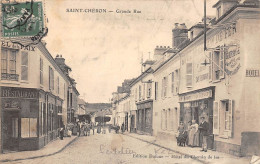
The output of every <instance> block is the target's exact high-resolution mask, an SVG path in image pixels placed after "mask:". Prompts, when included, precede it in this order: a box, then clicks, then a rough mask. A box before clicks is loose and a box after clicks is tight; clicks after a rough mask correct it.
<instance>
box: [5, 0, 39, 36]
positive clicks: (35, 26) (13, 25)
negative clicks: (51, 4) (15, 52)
mask: <svg viewBox="0 0 260 164" xmlns="http://www.w3.org/2000/svg"><path fill="white" fill-rule="evenodd" d="M2 26H3V27H2V29H3V34H2V37H5V38H6V37H34V36H36V35H38V34H39V33H41V32H42V31H43V29H44V21H43V6H42V2H36V1H33V0H27V1H22V2H18V1H7V0H5V1H3V2H2Z"/></svg>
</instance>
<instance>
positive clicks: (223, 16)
mask: <svg viewBox="0 0 260 164" xmlns="http://www.w3.org/2000/svg"><path fill="white" fill-rule="evenodd" d="M221 1H222V0H221ZM254 1H255V0H254ZM237 7H251V8H259V6H256V5H243V4H238V5H235V6H234V7H232V8H231V9H230V10H228V11H227V12H226V13H225V14H223V15H222V16H221V17H220V18H219V19H218V20H217V21H216V22H215V23H214V25H215V24H217V23H218V22H220V21H221V20H223V19H224V18H225V17H226V16H227V15H228V14H230V13H231V12H232V11H233V10H235V9H236V8H237ZM208 30H210V28H207V30H206V31H208ZM203 34H204V30H203V31H201V32H200V33H199V34H198V35H197V36H196V37H195V38H194V39H193V40H191V41H189V42H186V44H185V45H184V46H183V47H181V48H180V49H179V51H178V52H177V53H176V54H178V53H179V52H181V51H182V50H183V49H185V48H186V47H187V46H189V45H190V44H191V43H193V42H194V41H196V40H197V39H198V38H200V37H201V36H202V35H203ZM176 54H174V55H172V56H171V57H170V58H169V59H168V60H166V61H165V62H163V63H162V64H161V65H160V66H159V67H157V68H156V69H155V70H154V72H156V71H157V70H159V69H160V68H161V67H162V66H163V65H165V64H166V63H168V62H169V61H170V60H171V59H172V58H173V57H174V56H176Z"/></svg>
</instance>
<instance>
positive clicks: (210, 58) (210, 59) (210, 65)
mask: <svg viewBox="0 0 260 164" xmlns="http://www.w3.org/2000/svg"><path fill="white" fill-rule="evenodd" d="M212 59H213V57H212V52H209V63H210V64H209V82H212V66H213V62H212Z"/></svg>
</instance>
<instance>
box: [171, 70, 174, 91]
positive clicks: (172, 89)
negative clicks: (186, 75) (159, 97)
mask: <svg viewBox="0 0 260 164" xmlns="http://www.w3.org/2000/svg"><path fill="white" fill-rule="evenodd" d="M171 91H172V94H174V72H172V88H171Z"/></svg>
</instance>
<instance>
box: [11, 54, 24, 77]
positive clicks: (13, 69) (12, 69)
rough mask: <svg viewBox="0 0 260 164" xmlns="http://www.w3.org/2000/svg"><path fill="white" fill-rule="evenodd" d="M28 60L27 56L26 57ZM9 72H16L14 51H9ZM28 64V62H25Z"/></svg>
mask: <svg viewBox="0 0 260 164" xmlns="http://www.w3.org/2000/svg"><path fill="white" fill-rule="evenodd" d="M27 60H28V57H27ZM9 64H10V66H9V69H10V70H9V72H10V74H16V51H11V53H10V59H9ZM27 65H28V63H27Z"/></svg>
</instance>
